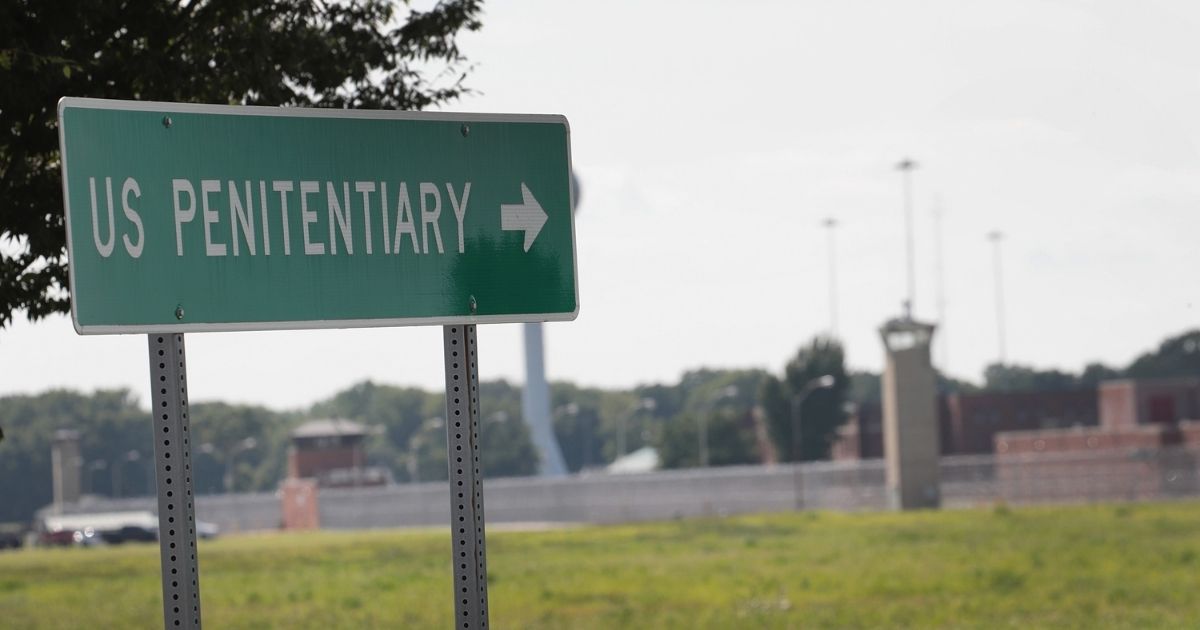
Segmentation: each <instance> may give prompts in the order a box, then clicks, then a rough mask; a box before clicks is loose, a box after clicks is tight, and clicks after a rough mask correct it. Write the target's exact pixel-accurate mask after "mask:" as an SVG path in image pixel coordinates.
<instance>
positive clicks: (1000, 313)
mask: <svg viewBox="0 0 1200 630" xmlns="http://www.w3.org/2000/svg"><path fill="white" fill-rule="evenodd" d="M987 238H988V240H989V241H991V242H992V272H993V274H994V275H995V278H996V342H997V344H998V345H999V349H1000V363H1001V364H1003V363H1004V361H1005V352H1004V282H1003V278H1002V276H1001V272H1000V243H1001V241H1003V240H1004V233H1003V232H1001V231H1000V230H992V231H991V232H988V235H987Z"/></svg>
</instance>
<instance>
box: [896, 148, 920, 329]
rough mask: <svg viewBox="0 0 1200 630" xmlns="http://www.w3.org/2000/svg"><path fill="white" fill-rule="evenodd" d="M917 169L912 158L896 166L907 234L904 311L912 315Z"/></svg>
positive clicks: (914, 281) (914, 285)
mask: <svg viewBox="0 0 1200 630" xmlns="http://www.w3.org/2000/svg"><path fill="white" fill-rule="evenodd" d="M916 169H917V162H916V160H913V159H912V158H904V159H903V160H900V162H899V163H898V164H896V170H898V171H900V174H901V176H902V177H903V179H904V234H905V267H906V268H907V270H908V293H907V295H906V296H905V301H904V311H905V314H906V315H908V316H911V315H912V309H913V301H914V300H915V299H916V295H915V293H916V272H915V271H914V268H913V199H912V172H913V171H915V170H916Z"/></svg>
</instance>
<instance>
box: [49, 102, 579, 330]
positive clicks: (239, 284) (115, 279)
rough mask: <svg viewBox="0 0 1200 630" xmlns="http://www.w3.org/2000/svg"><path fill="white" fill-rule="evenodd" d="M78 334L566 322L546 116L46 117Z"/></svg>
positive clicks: (211, 110) (554, 141) (559, 219)
mask: <svg viewBox="0 0 1200 630" xmlns="http://www.w3.org/2000/svg"><path fill="white" fill-rule="evenodd" d="M58 117H59V141H60V143H61V147H62V157H63V202H64V204H65V208H66V218H67V244H68V255H69V260H70V271H71V295H72V297H73V301H72V316H73V319H74V322H75V329H76V330H77V331H78V332H80V333H81V334H104V333H148V332H190V331H206V330H264V329H290V328H350V327H363V326H391V325H418V324H452V323H491V322H527V321H554V320H569V319H574V318H575V315H576V313H577V312H578V304H579V300H578V287H577V282H576V278H577V276H576V270H575V241H574V223H573V220H572V216H571V189H570V158H571V152H570V131H569V129H568V126H567V121H566V119H565V118H563V117H561V116H530V115H502V114H495V115H493V114H447V113H415V112H399V111H345V110H322V109H300V108H267V107H226V106H210V105H184V104H177V103H149V102H130V101H106V100H93V99H77V98H64V99H62V100H61V101H60V102H59V106H58Z"/></svg>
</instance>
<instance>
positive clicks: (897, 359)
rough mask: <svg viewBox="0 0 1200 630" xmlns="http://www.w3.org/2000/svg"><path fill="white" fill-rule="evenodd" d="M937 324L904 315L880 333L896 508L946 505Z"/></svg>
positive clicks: (890, 484)
mask: <svg viewBox="0 0 1200 630" xmlns="http://www.w3.org/2000/svg"><path fill="white" fill-rule="evenodd" d="M933 330H934V325H933V324H925V323H922V322H918V321H916V320H914V319H912V317H911V316H907V315H906V316H905V317H902V318H900V319H893V320H891V321H889V322H887V323H886V324H884V325H883V327H882V328H880V329H879V333H880V335H881V336H882V337H883V345H884V348H885V350H886V352H887V365H886V367H885V368H884V372H883V455H884V460H885V462H886V464H887V491H888V502H889V504H890V506H891V507H892V509H899V510H911V509H918V508H936V507H938V506H939V505H941V473H940V471H939V469H938V463H939V462H938V458H939V454H940V452H941V448H940V445H939V443H938V441H939V437H938V414H937V377H936V373H935V372H934V369H933V364H932V362H931V361H930V356H929V347H930V344H931V342H932V340H933Z"/></svg>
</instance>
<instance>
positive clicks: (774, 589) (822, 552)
mask: <svg viewBox="0 0 1200 630" xmlns="http://www.w3.org/2000/svg"><path fill="white" fill-rule="evenodd" d="M488 551H489V553H488V565H489V566H488V571H489V589H490V595H491V598H490V599H491V602H490V603H491V622H492V624H491V625H492V626H494V627H496V628H627V627H636V628H696V627H709V628H809V627H813V628H823V627H828V628H1030V627H1039V628H1089V629H1094V628H1200V504H1197V503H1177V504H1154V505H1132V506H1088V507H1049V508H1028V509H1008V508H1004V507H999V508H995V509H978V510H955V511H944V512H924V513H915V514H835V513H808V514H782V515H767V516H750V517H731V518H722V519H711V520H695V521H678V522H667V523H653V524H643V525H628V526H615V527H587V528H578V529H565V530H555V531H549V532H536V533H533V532H530V533H521V532H498V533H492V534H489V536H488ZM448 556H449V537H448V535H447V534H444V533H441V532H428V531H425V532H401V531H382V532H366V533H362V532H355V533H331V532H321V533H311V534H272V535H259V536H240V537H229V538H226V539H222V540H216V541H212V542H202V544H201V546H200V572H201V583H200V590H201V597H202V602H203V606H202V608H203V616H204V623H205V625H206V626H207V627H211V628H323V629H329V628H370V627H388V628H444V627H447V625H448V624H449V623H450V622H451V617H452V602H451V593H450V584H451V574H450V567H449V562H448ZM158 575H159V573H158V547H157V546H156V545H141V546H125V547H111V548H96V549H59V550H36V551H22V552H13V553H2V554H0V627H4V628H84V627H92V628H154V627H161V624H162V621H161V608H160V591H159V584H158Z"/></svg>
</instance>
